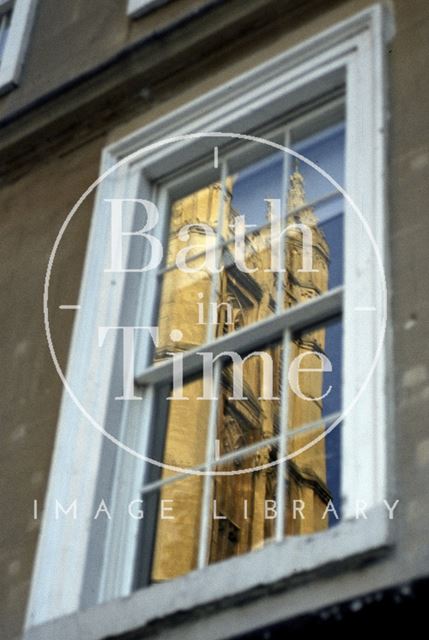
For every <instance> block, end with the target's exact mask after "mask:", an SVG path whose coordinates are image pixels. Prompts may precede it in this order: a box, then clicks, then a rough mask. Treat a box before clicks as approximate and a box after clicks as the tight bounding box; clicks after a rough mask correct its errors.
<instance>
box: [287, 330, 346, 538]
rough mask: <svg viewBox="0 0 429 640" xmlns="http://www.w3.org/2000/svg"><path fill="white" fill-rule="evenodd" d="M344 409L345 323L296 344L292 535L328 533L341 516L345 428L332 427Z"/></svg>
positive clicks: (313, 333)
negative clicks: (299, 505)
mask: <svg viewBox="0 0 429 640" xmlns="http://www.w3.org/2000/svg"><path fill="white" fill-rule="evenodd" d="M294 363H297V367H295V368H294ZM291 372H292V373H291ZM341 406H342V324H341V321H340V320H333V321H331V322H329V323H326V324H324V325H323V326H320V327H317V328H315V329H312V330H311V331H306V332H303V333H302V334H300V335H297V336H296V337H295V339H294V341H293V344H292V352H291V364H290V367H289V416H288V442H287V452H288V455H289V456H291V454H294V453H295V454H297V455H293V456H292V457H291V459H290V460H289V462H288V467H287V468H288V476H287V478H288V510H287V511H288V513H287V514H286V523H287V524H286V530H287V533H294V534H296V533H311V532H313V531H318V530H323V529H324V528H327V527H328V526H329V525H331V524H333V523H334V522H335V520H334V519H333V518H334V515H335V514H334V511H336V513H337V515H338V517H340V513H341V505H340V472H341V468H340V463H341V459H340V438H341V431H340V430H341V427H340V426H339V425H337V426H335V427H334V428H333V429H332V430H330V427H331V425H333V424H334V422H335V420H336V418H337V416H339V414H340V412H341ZM327 430H329V432H328V433H326V432H327ZM323 436H324V437H323ZM298 452H299V453H298ZM294 499H296V500H302V501H303V502H304V506H303V508H304V514H305V518H302V517H301V516H299V515H297V514H295V517H294V507H293V500H294ZM332 507H333V508H332ZM295 511H296V510H295Z"/></svg>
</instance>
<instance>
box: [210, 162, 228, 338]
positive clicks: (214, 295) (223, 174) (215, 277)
mask: <svg viewBox="0 0 429 640" xmlns="http://www.w3.org/2000/svg"><path fill="white" fill-rule="evenodd" d="M227 175H228V167H227V163H226V162H225V161H223V162H222V163H221V166H220V197H219V208H218V216H217V229H216V248H215V251H216V259H215V266H216V270H218V269H220V267H221V265H222V252H223V247H222V246H221V243H222V239H223V238H222V229H223V222H224V212H225V195H226V178H227ZM219 283H220V273H217V272H216V273H213V274H212V282H211V289H210V304H209V310H208V326H207V342H211V341H212V340H213V339H214V338H215V335H216V324H215V323H216V321H217V313H216V311H215V310H216V308H217V307H216V304H217V302H218V290H219Z"/></svg>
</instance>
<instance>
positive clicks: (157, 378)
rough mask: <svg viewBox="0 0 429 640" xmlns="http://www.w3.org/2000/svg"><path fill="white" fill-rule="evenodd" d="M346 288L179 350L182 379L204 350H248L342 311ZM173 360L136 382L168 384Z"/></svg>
mask: <svg viewBox="0 0 429 640" xmlns="http://www.w3.org/2000/svg"><path fill="white" fill-rule="evenodd" d="M343 292H344V288H343V287H342V286H341V287H336V288H335V289H332V290H331V291H328V292H327V293H325V294H323V295H321V296H317V297H316V298H313V300H310V301H308V302H305V303H303V304H298V305H296V306H294V307H290V308H289V309H286V310H285V311H283V312H282V313H279V314H278V315H275V316H269V317H268V318H265V319H264V320H261V321H260V322H258V323H255V324H252V325H249V326H247V327H243V328H242V329H239V330H237V331H234V332H232V333H229V334H227V335H224V336H222V337H221V338H218V339H217V340H214V341H213V342H211V343H207V344H205V345H201V347H197V348H195V349H192V350H189V351H187V352H184V353H182V354H180V358H181V359H182V371H183V379H184V380H185V379H186V378H188V377H189V376H192V375H194V374H197V373H199V372H201V371H202V368H203V358H202V356H201V353H202V352H205V353H212V354H213V358H215V357H216V356H218V355H220V354H221V353H223V352H224V351H234V352H235V353H237V354H245V353H246V352H247V353H248V352H249V351H250V350H253V351H254V350H255V349H257V348H259V347H263V346H264V345H267V344H269V343H270V342H274V341H276V340H278V339H279V338H280V337H281V336H282V333H283V331H284V330H285V329H290V330H291V331H294V330H297V329H300V330H302V329H305V328H307V327H310V326H312V325H315V324H318V323H321V322H323V321H325V320H328V319H329V318H331V317H333V316H335V315H338V314H340V313H341V311H342V306H343ZM173 360H174V358H169V359H168V360H163V361H162V362H160V363H159V364H155V365H152V366H151V367H149V368H148V369H146V371H144V372H143V373H141V374H140V375H138V376H137V377H136V381H135V384H136V385H137V386H147V385H151V384H168V383H169V382H170V381H171V380H172V379H173Z"/></svg>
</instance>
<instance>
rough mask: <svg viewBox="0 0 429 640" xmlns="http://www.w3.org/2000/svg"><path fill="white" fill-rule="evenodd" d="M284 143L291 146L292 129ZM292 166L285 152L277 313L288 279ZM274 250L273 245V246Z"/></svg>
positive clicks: (281, 305) (279, 309)
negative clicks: (285, 271) (289, 202)
mask: <svg viewBox="0 0 429 640" xmlns="http://www.w3.org/2000/svg"><path fill="white" fill-rule="evenodd" d="M283 144H284V146H285V147H287V148H289V145H290V129H289V127H287V128H286V130H285V132H284V138H283ZM290 167H291V157H290V154H289V153H286V152H284V157H283V173H282V186H281V189H282V191H281V198H280V229H281V235H280V238H279V247H278V252H279V259H278V273H277V291H276V313H281V312H282V311H283V309H284V302H285V301H284V289H283V284H284V282H285V279H286V273H283V269H286V267H287V265H286V251H287V237H286V234H285V235H283V231H284V229H285V228H286V226H287V192H288V185H289V173H290ZM271 250H273V247H271Z"/></svg>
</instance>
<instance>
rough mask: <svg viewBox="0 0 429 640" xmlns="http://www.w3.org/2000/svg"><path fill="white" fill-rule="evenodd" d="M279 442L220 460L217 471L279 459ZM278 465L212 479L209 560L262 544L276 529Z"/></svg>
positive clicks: (238, 468) (239, 552)
mask: <svg viewBox="0 0 429 640" xmlns="http://www.w3.org/2000/svg"><path fill="white" fill-rule="evenodd" d="M276 455H277V446H276V445H270V446H265V447H261V448H260V449H258V450H257V451H254V452H253V453H251V454H248V455H246V456H244V457H237V458H236V459H234V460H231V461H230V462H226V463H225V462H223V463H219V464H218V465H217V467H216V470H217V471H230V472H237V471H239V470H240V469H242V470H245V469H251V468H252V467H257V466H260V465H263V464H266V463H268V462H270V461H271V462H273V461H275V459H276ZM276 478H277V467H276V466H272V467H268V468H267V469H264V470H260V471H254V472H252V471H249V472H246V473H235V474H234V475H222V476H221V475H218V476H216V477H214V478H213V479H212V518H211V530H210V532H209V536H210V539H209V550H210V551H209V562H210V563H212V562H219V561H221V560H225V559H226V558H229V557H231V556H234V555H240V554H242V553H247V552H248V551H252V550H253V549H258V548H260V547H263V546H264V544H265V543H266V542H267V541H268V540H270V539H272V538H273V536H274V531H275V509H274V506H275V498H276V484H277V482H276Z"/></svg>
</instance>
